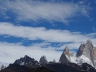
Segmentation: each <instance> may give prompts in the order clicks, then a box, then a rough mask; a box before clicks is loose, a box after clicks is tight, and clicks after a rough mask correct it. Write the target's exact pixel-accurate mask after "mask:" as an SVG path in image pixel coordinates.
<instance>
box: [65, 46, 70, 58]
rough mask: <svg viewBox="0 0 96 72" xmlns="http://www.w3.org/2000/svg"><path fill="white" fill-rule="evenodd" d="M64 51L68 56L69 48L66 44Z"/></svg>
mask: <svg viewBox="0 0 96 72" xmlns="http://www.w3.org/2000/svg"><path fill="white" fill-rule="evenodd" d="M64 53H65V54H66V55H68V56H69V48H68V47H67V46H66V47H65V49H64Z"/></svg>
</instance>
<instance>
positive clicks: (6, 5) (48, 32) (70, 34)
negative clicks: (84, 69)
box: [0, 0, 96, 63]
mask: <svg viewBox="0 0 96 72" xmlns="http://www.w3.org/2000/svg"><path fill="white" fill-rule="evenodd" d="M95 13H96V0H0V62H2V63H12V62H14V61H15V59H18V58H20V57H23V56H24V55H29V56H30V57H32V58H35V59H36V60H39V59H40V57H41V56H42V55H45V56H46V57H47V59H48V61H52V60H53V59H55V60H56V61H58V60H59V57H60V55H61V53H62V51H63V49H64V48H65V47H66V46H68V47H69V49H70V51H75V52H76V51H77V49H78V48H79V46H80V44H82V43H86V41H87V40H88V39H90V40H91V41H92V42H93V44H94V46H96V14H95ZM6 59H8V60H6Z"/></svg>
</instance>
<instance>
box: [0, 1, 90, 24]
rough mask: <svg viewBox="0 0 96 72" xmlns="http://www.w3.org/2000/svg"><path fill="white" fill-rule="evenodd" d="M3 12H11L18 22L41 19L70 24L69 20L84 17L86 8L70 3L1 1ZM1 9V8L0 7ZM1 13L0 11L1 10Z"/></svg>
mask: <svg viewBox="0 0 96 72" xmlns="http://www.w3.org/2000/svg"><path fill="white" fill-rule="evenodd" d="M1 5H3V9H4V11H5V12H7V11H11V12H13V13H15V14H16V17H17V19H18V20H23V21H27V20H33V21H38V20H41V19H44V20H47V21H51V22H53V21H58V22H63V23H68V22H70V18H72V17H74V16H77V15H78V14H79V15H80V13H82V14H83V15H86V14H87V12H88V8H87V6H84V5H79V4H75V3H70V2H62V3H61V2H57V3H56V2H40V1H33V0H30V1H27V0H15V1H9V0H7V1H2V2H1ZM1 8H2V6H1ZM1 11H2V10H1Z"/></svg>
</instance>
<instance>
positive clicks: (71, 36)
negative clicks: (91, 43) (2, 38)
mask: <svg viewBox="0 0 96 72" xmlns="http://www.w3.org/2000/svg"><path fill="white" fill-rule="evenodd" d="M4 34H5V35H9V36H15V37H22V38H28V39H29V40H38V39H41V40H45V41H49V42H85V41H86V40H88V39H92V38H91V37H88V36H87V35H83V34H81V33H79V32H70V31H68V30H54V29H49V30H47V29H45V28H44V27H24V26H14V25H13V24H11V23H6V22H1V23H0V35H4Z"/></svg>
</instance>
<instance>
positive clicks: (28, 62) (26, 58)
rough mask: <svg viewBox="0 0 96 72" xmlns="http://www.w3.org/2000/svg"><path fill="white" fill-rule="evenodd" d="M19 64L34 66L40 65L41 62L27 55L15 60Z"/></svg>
mask: <svg viewBox="0 0 96 72" xmlns="http://www.w3.org/2000/svg"><path fill="white" fill-rule="evenodd" d="M14 64H17V65H32V66H39V65H40V64H39V63H38V61H36V60H35V59H34V58H31V57H29V56H27V55H25V56H24V58H20V59H18V60H16V61H15V62H14Z"/></svg>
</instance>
